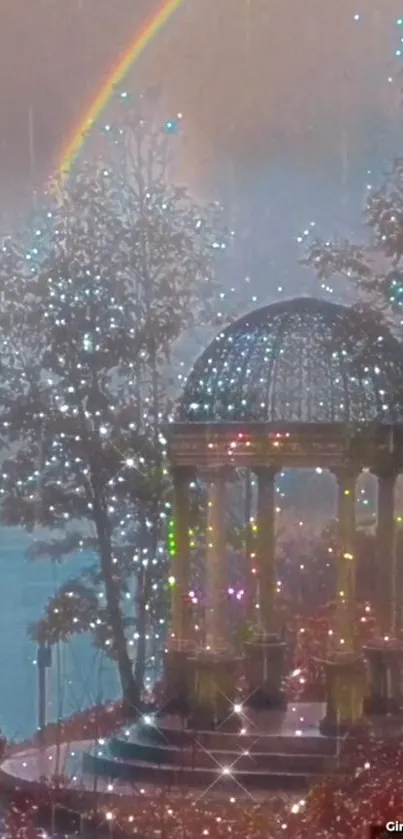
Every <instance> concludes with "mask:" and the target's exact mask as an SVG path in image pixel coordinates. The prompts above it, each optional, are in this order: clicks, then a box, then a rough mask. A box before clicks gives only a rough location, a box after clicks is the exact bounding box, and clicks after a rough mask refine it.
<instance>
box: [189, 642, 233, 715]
mask: <svg viewBox="0 0 403 839" xmlns="http://www.w3.org/2000/svg"><path fill="white" fill-rule="evenodd" d="M240 665H241V659H240V658H236V657H234V656H231V655H226V654H225V653H223V654H219V653H213V652H208V651H203V652H200V653H198V654H197V655H193V656H192V657H189V659H188V666H189V669H190V672H191V691H190V717H189V726H190V727H192V728H197V729H199V730H204V731H208V730H214V729H215V728H217V726H219V725H222V724H223V723H224V722H225V721H227V720H229V719H230V718H231V716H232V715H233V702H234V697H235V693H236V685H237V680H238V676H239V672H240Z"/></svg>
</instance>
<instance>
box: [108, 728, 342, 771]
mask: <svg viewBox="0 0 403 839" xmlns="http://www.w3.org/2000/svg"><path fill="white" fill-rule="evenodd" d="M242 745H243V744H242ZM261 748H262V743H259V742H258V743H257V744H253V748H251V750H248V749H243V748H242V750H241V749H238V750H232V751H231V750H228V749H216V748H214V749H212V750H211V751H210V750H206V749H205V748H203V747H200V745H199V744H198V743H197V741H194V743H193V744H190V745H189V744H187V745H186V746H184V747H183V748H179V747H178V746H172V745H171V744H169V743H163V744H160V743H149V742H146V741H145V740H144V739H143V740H139V741H138V742H134V741H133V740H130V741H127V740H126V741H125V740H122V739H119V738H117V737H114V738H112V739H111V740H110V742H109V754H110V755H111V756H112V757H114V758H117V759H119V760H123V761H127V760H128V761H142V762H145V763H153V764H157V765H159V766H165V765H172V766H177V767H181V766H182V767H189V768H191V769H194V768H195V767H210V768H214V767H217V766H236V768H237V770H238V771H243V770H245V771H249V770H254V769H256V770H260V769H262V770H265V771H273V772H285V773H287V772H307V773H309V774H324V773H326V772H328V771H331V769H332V767H333V763H334V758H333V756H331V755H326V754H318V753H316V752H313V753H312V752H311V753H309V752H308V753H298V754H289V753H283V752H262V751H260V750H259V749H261Z"/></svg>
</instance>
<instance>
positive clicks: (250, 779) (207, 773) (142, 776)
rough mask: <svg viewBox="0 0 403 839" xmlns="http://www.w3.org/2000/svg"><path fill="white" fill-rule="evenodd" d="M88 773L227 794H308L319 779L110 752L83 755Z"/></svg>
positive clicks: (303, 774)
mask: <svg viewBox="0 0 403 839" xmlns="http://www.w3.org/2000/svg"><path fill="white" fill-rule="evenodd" d="M83 771H84V773H85V774H87V775H88V774H90V775H92V776H98V777H103V778H108V780H113V781H125V782H132V783H133V784H136V783H141V782H143V783H145V784H150V783H151V784H155V785H156V786H160V785H164V784H167V785H168V786H169V785H170V786H187V787H202V788H204V787H209V786H210V785H214V787H215V788H220V789H222V790H223V791H225V792H232V791H233V792H236V791H237V790H238V793H239V790H240V787H244V788H245V789H246V790H253V789H259V790H265V789H282V790H294V791H306V790H307V789H309V788H310V787H311V786H312V784H313V783H314V782H315V780H316V778H317V776H315V775H314V774H310V773H306V772H298V771H296V772H279V771H274V770H273V771H265V770H263V769H260V770H256V769H253V770H249V771H247V770H245V769H243V770H241V771H239V770H238V769H237V768H236V767H235V768H233V769H232V770H228V773H227V772H223V770H222V769H221V768H219V767H198V768H196V769H192V770H189V767H182V768H181V767H178V766H163V767H162V766H160V765H158V764H152V763H149V762H141V761H127V760H126V761H121V760H119V759H116V758H114V757H113V756H112V755H110V754H108V753H107V752H106V753H104V754H103V755H98V754H95V753H94V752H86V753H85V754H84V755H83Z"/></svg>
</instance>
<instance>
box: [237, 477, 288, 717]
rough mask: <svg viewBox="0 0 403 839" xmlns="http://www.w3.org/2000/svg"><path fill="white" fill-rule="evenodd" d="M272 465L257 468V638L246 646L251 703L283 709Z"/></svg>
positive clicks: (282, 665)
mask: <svg viewBox="0 0 403 839" xmlns="http://www.w3.org/2000/svg"><path fill="white" fill-rule="evenodd" d="M276 471H277V470H276V469H274V468H272V467H266V468H263V467H262V468H259V469H258V470H256V475H257V479H258V496H257V518H256V525H257V534H256V535H257V539H256V568H257V577H258V580H257V583H258V585H257V589H258V595H259V597H258V605H259V609H256V627H255V635H254V637H253V638H252V639H251V640H250V641H249V642H248V643H247V644H246V645H245V655H246V676H247V681H248V691H249V699H248V704H249V705H251V706H254V707H261V708H284V706H285V699H284V694H283V691H282V680H283V676H284V657H285V644H284V643H283V642H282V640H281V639H280V637H279V635H278V626H277V622H276V595H277V578H276V538H275V503H276V502H275V479H276Z"/></svg>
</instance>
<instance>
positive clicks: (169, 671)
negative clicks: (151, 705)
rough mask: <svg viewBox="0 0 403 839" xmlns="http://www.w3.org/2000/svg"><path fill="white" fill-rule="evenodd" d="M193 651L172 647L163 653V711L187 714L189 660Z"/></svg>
mask: <svg viewBox="0 0 403 839" xmlns="http://www.w3.org/2000/svg"><path fill="white" fill-rule="evenodd" d="M191 653H194V650H192V649H190V648H189V647H186V646H182V647H180V646H177V647H175V646H172V647H170V648H169V649H168V650H167V652H166V653H165V662H164V671H165V684H166V688H165V702H164V710H165V711H166V713H172V714H184V715H186V714H188V713H189V708H190V691H191V670H190V665H189V658H190V655H191Z"/></svg>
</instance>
